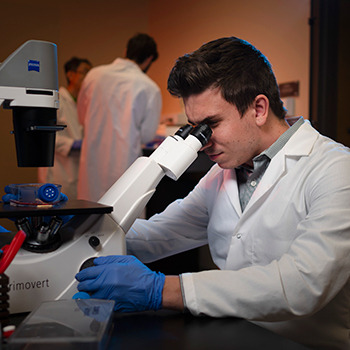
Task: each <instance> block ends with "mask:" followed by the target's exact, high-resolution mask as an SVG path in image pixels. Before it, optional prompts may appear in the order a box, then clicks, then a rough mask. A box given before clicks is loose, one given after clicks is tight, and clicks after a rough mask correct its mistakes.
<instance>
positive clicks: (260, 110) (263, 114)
mask: <svg viewBox="0 0 350 350" xmlns="http://www.w3.org/2000/svg"><path fill="white" fill-rule="evenodd" d="M254 107H255V113H256V116H255V119H256V125H258V126H263V125H264V124H265V123H266V120H267V116H268V115H269V108H270V102H269V99H268V98H267V97H266V96H265V95H258V96H256V97H255V99H254Z"/></svg>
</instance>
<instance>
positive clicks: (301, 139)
mask: <svg viewBox="0 0 350 350" xmlns="http://www.w3.org/2000/svg"><path fill="white" fill-rule="evenodd" d="M318 136H319V133H318V132H317V131H316V130H315V129H314V128H313V127H312V126H311V125H310V123H309V121H305V123H304V124H303V125H301V126H300V128H299V129H298V130H297V131H296V133H295V134H294V135H293V136H292V137H291V138H290V139H289V141H288V142H287V143H286V145H285V146H284V147H283V148H282V149H281V150H280V151H279V152H278V153H277V154H276V156H275V157H273V158H272V160H271V162H270V165H269V166H268V168H267V169H266V172H265V174H264V176H263V177H262V179H261V181H260V183H259V185H258V187H257V188H256V190H255V191H254V193H253V195H252V197H251V199H250V201H249V203H248V205H247V207H246V209H245V211H244V213H247V212H248V211H249V209H250V208H252V207H253V206H254V204H255V203H257V202H258V201H259V200H260V199H261V198H262V197H263V196H264V195H265V194H266V193H267V192H268V191H269V190H270V189H271V188H272V187H273V186H274V185H275V184H276V183H277V181H278V180H279V179H280V178H281V177H283V176H284V175H285V174H286V173H287V172H288V169H290V168H291V167H292V166H293V164H295V163H296V162H297V161H298V160H299V159H300V158H301V157H307V156H309V155H310V153H311V151H312V149H313V147H314V144H315V142H316V140H317V138H318ZM287 158H288V162H289V163H288V164H289V165H288V168H287V167H286V162H287Z"/></svg>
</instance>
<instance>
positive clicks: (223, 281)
mask: <svg viewBox="0 0 350 350" xmlns="http://www.w3.org/2000/svg"><path fill="white" fill-rule="evenodd" d="M323 167H324V165H323ZM349 174H350V162H349V157H344V158H342V159H341V158H337V156H334V161H333V162H331V163H330V164H329V167H328V168H327V171H318V169H317V168H316V169H315V170H314V172H313V175H314V178H313V179H310V178H308V179H305V193H306V195H305V197H304V199H305V200H306V201H307V203H306V205H307V206H308V215H307V216H306V217H305V218H304V219H303V220H302V221H301V222H300V223H299V225H298V226H297V228H296V230H298V233H299V234H298V235H297V238H296V239H295V241H294V242H293V243H292V245H291V246H290V249H289V250H288V251H287V252H286V253H284V254H283V255H281V257H280V258H279V259H275V260H273V261H271V262H270V263H269V264H267V265H265V266H259V265H253V264H252V266H247V267H244V268H241V269H239V270H237V271H228V270H220V271H204V272H199V273H192V274H183V275H182V281H183V290H184V296H185V300H186V305H187V307H188V309H189V310H190V311H191V313H193V314H195V315H199V314H206V315H210V316H214V317H223V316H236V317H242V318H245V319H249V320H255V321H259V320H260V321H284V320H289V319H294V318H298V317H305V316H310V315H312V314H314V313H315V312H317V311H319V310H321V309H322V308H323V307H324V306H325V305H327V304H328V303H329V302H330V301H331V300H332V299H333V298H334V297H335V296H336V295H337V294H338V293H339V292H340V291H341V290H342V289H343V288H344V286H346V285H347V283H349V282H348V281H349V273H350V259H349V256H350V222H349V221H350V220H349V218H350V206H349V198H350V181H349ZM281 237H283V225H281ZM281 239H282V238H281Z"/></svg>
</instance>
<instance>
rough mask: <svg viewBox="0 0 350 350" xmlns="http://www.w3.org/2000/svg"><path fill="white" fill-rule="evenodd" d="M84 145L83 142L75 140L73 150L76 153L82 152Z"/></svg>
mask: <svg viewBox="0 0 350 350" xmlns="http://www.w3.org/2000/svg"><path fill="white" fill-rule="evenodd" d="M82 143H83V140H75V141H74V142H73V144H72V147H71V150H72V151H73V150H74V151H76V150H80V149H81V145H82Z"/></svg>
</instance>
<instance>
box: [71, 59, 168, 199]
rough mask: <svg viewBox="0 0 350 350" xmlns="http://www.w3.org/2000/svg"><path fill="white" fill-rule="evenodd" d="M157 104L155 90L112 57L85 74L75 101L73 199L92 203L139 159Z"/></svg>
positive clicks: (157, 113) (151, 132) (134, 68)
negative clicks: (78, 137) (77, 153)
mask: <svg viewBox="0 0 350 350" xmlns="http://www.w3.org/2000/svg"><path fill="white" fill-rule="evenodd" d="M161 104H162V100H161V94H160V89H159V87H158V86H157V85H156V84H155V83H154V82H153V81H152V80H151V79H150V78H149V77H148V76H147V75H146V74H145V73H143V72H142V70H141V69H140V68H139V66H138V65H136V64H135V63H134V62H133V61H130V60H127V59H121V58H118V59H116V60H115V61H114V62H113V63H112V64H109V65H103V66H99V67H95V68H93V69H91V70H90V72H89V73H88V74H87V76H86V77H85V79H84V82H83V84H82V88H81V90H80V93H79V96H78V114H79V118H80V122H81V123H82V124H83V126H84V141H83V146H82V153H81V162H80V173H79V184H78V198H79V199H85V200H90V201H95V202H96V201H98V200H99V199H100V198H101V197H102V196H103V195H104V194H105V192H106V191H107V190H108V189H109V188H110V187H111V186H112V185H113V184H114V183H115V181H117V179H118V178H119V177H120V176H121V175H122V174H123V173H124V172H125V170H126V169H127V168H128V167H129V166H130V165H131V164H132V163H133V162H134V161H135V159H136V158H137V157H139V156H140V155H141V145H142V144H144V143H147V142H149V141H151V140H152V139H153V138H154V136H155V134H156V130H157V127H158V124H159V119H160V111H161Z"/></svg>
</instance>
